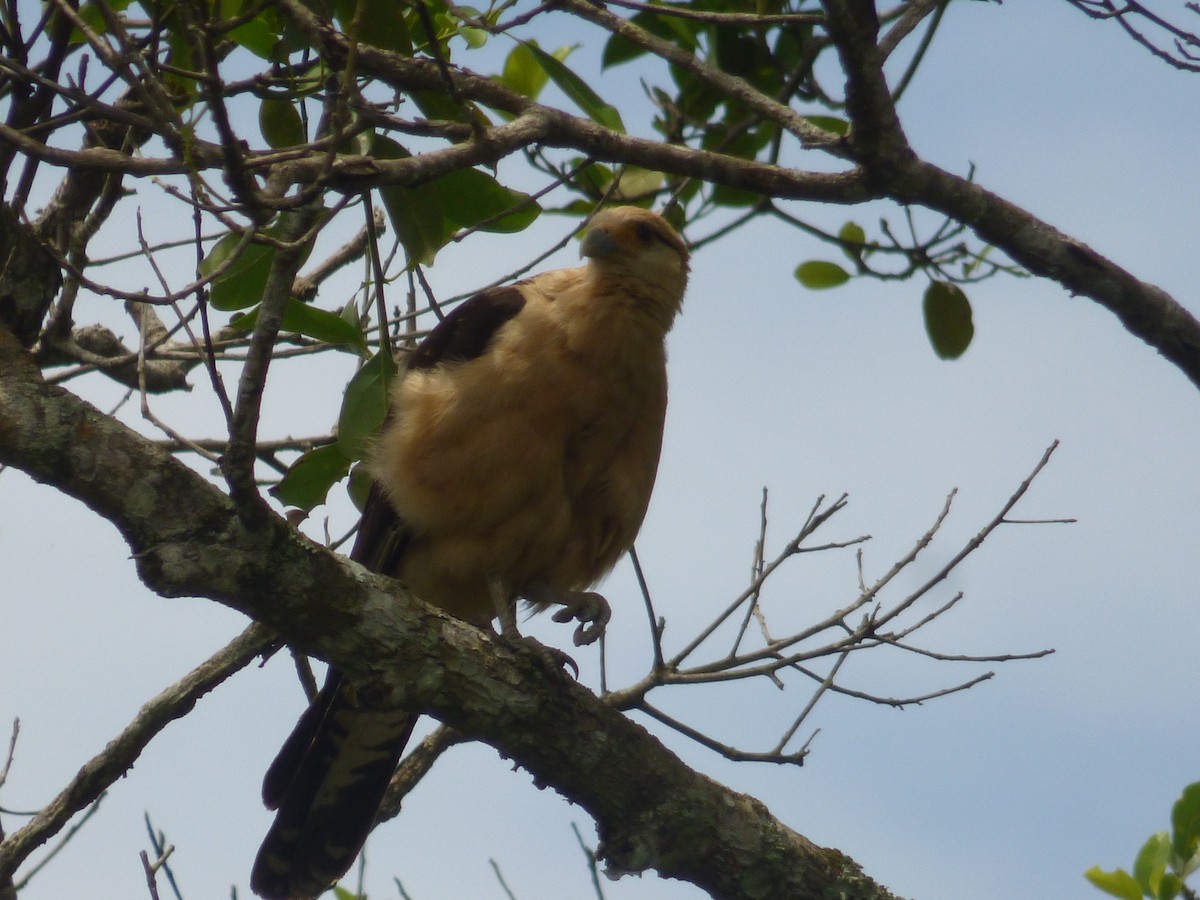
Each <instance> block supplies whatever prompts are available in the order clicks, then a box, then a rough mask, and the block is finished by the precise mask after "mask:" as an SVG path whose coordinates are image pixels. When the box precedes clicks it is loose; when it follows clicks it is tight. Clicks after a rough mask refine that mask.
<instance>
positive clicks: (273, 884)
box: [250, 670, 416, 900]
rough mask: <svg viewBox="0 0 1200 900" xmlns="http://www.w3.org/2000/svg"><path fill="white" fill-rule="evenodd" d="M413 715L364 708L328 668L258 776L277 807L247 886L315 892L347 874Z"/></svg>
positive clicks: (283, 895)
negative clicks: (276, 753)
mask: <svg viewBox="0 0 1200 900" xmlns="http://www.w3.org/2000/svg"><path fill="white" fill-rule="evenodd" d="M415 722H416V716H415V715H413V714H412V713H409V712H406V711H404V710H366V709H360V708H359V707H358V705H357V703H356V702H355V697H354V690H353V687H352V686H351V685H350V684H349V683H347V682H346V681H345V680H344V679H343V678H342V676H341V674H340V673H338V672H336V671H334V670H330V672H329V675H328V677H327V678H326V681H325V686H324V687H322V688H321V691H320V693H318V694H317V696H316V697H315V698H314V699H313V702H312V703H311V704H310V705H309V708H308V709H307V710H306V711H305V712H304V715H303V716H301V718H300V721H299V722H298V723H296V727H295V729H294V730H293V731H292V733H291V735H290V736H289V737H288V739H287V741H286V742H285V743H284V745H283V747H282V748H281V749H280V751H279V755H278V756H276V757H275V761H274V762H273V763H271V767H270V768H269V769H268V770H267V774H266V777H265V778H264V779H263V802H264V803H265V804H266V805H267V807H268V808H269V809H278V812H277V813H276V815H275V822H274V824H273V825H272V826H271V830H270V831H268V832H267V836H266V838H265V839H264V840H263V844H262V847H261V848H260V849H259V851H258V857H257V859H255V861H254V870H253V872H252V873H251V875H250V887H251V889H253V891H254V892H255V893H256V894H258V895H259V896H261V897H265V898H268V900H294V898H307V897H315V896H317V895H318V894H320V893H321V892H322V891H324V890H325V889H326V888H327V887H329V885H330V884H332V883H333V882H334V881H336V880H337V879H338V878H340V877H341V876H342V875H343V874H345V872H346V870H347V869H349V868H350V866H351V864H352V863H353V862H354V858H355V857H356V856H358V851H359V850H361V849H362V845H363V844H364V843H365V842H366V840H367V835H368V833H369V832H370V830H371V826H372V825H373V824H374V822H375V816H376V814H377V813H378V812H379V804H380V803H381V802H382V800H383V794H384V791H385V790H386V789H387V785H388V782H389V781H390V780H391V777H392V773H393V772H395V770H396V764H397V763H398V762H399V759H400V754H401V753H402V752H403V751H404V745H405V744H406V743H407V742H408V738H409V736H410V735H411V734H412V729H413V725H414V723H415Z"/></svg>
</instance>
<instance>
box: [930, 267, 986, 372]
mask: <svg viewBox="0 0 1200 900" xmlns="http://www.w3.org/2000/svg"><path fill="white" fill-rule="evenodd" d="M923 307H924V313H925V333H926V334H928V335H929V342H930V343H931V344H933V352H934V353H936V354H937V355H938V356H940V357H941V358H942V359H958V358H959V357H960V356H962V355H963V354H964V353H966V352H967V348H968V347H969V346H971V338H973V337H974V336H975V323H974V322H973V321H972V320H971V302H970V301H969V300H968V299H967V295H966V294H964V293H963V291H962V288H960V287H959V286H958V285H956V284H950V283H949V282H946V281H935V282H933V283H932V284H930V285H929V287H928V288H926V289H925V300H924V303H923Z"/></svg>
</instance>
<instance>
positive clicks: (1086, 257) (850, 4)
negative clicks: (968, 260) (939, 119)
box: [824, 0, 1200, 387]
mask: <svg viewBox="0 0 1200 900" xmlns="http://www.w3.org/2000/svg"><path fill="white" fill-rule="evenodd" d="M824 6H825V9H826V12H827V15H828V20H829V32H830V35H831V37H832V38H833V40H834V43H835V44H836V45H837V48H838V52H839V54H840V55H841V58H842V65H843V68H844V69H845V72H846V95H847V104H846V106H847V111H848V112H849V113H850V117H851V122H852V144H853V147H854V151H855V159H856V160H857V161H858V162H859V163H860V164H861V165H862V167H863V169H864V170H865V173H866V181H867V183H868V184H869V185H870V187H871V189H872V190H875V191H878V192H879V193H881V194H883V195H884V196H887V197H890V198H891V199H893V200H896V201H897V202H899V203H905V204H915V205H920V206H925V207H927V208H929V209H934V210H937V211H938V212H942V213H945V214H946V215H947V216H950V217H951V218H953V219H955V220H956V221H959V222H962V223H963V224H965V225H968V226H969V227H970V228H972V229H973V230H974V231H975V233H976V234H977V235H979V237H981V238H982V239H983V240H985V241H988V242H989V243H991V244H994V245H995V246H997V247H999V248H1000V249H1001V250H1003V251H1004V252H1005V253H1006V254H1008V256H1009V257H1011V258H1012V259H1013V260H1014V261H1016V262H1017V263H1019V264H1021V265H1022V266H1024V267H1025V268H1026V269H1028V270H1029V271H1030V272H1032V273H1033V274H1035V275H1041V276H1044V277H1046V278H1050V279H1052V280H1054V281H1057V282H1058V283H1059V284H1061V285H1063V286H1064V287H1065V288H1066V289H1067V290H1069V291H1071V292H1072V293H1075V294H1082V295H1084V296H1087V297H1090V298H1091V299H1093V300H1095V301H1096V302H1097V303H1099V304H1100V305H1101V306H1103V307H1105V308H1106V309H1108V310H1110V311H1111V312H1113V313H1115V314H1116V315H1117V317H1118V318H1119V319H1120V320H1121V322H1122V324H1123V325H1124V326H1125V327H1126V329H1128V330H1129V331H1130V332H1131V333H1132V334H1135V335H1137V336H1138V337H1140V338H1141V339H1142V340H1143V341H1145V342H1146V343H1148V344H1149V345H1150V346H1152V347H1154V348H1155V349H1156V350H1158V351H1159V352H1160V353H1161V354H1162V355H1163V356H1165V357H1166V358H1167V359H1169V360H1170V361H1171V362H1173V363H1174V364H1175V365H1176V366H1178V367H1179V368H1180V369H1181V370H1182V371H1183V373H1184V374H1185V375H1187V377H1188V378H1189V379H1190V380H1191V381H1192V383H1193V384H1195V385H1196V386H1197V387H1200V322H1198V321H1197V320H1196V319H1195V317H1193V316H1192V315H1191V313H1189V312H1188V311H1187V310H1186V309H1184V308H1183V307H1182V306H1181V305H1180V304H1179V303H1178V302H1176V301H1175V300H1174V299H1173V298H1172V297H1171V296H1170V295H1169V294H1167V293H1166V292H1165V291H1163V290H1162V289H1160V288H1157V287H1155V286H1154V285H1151V284H1147V283H1145V282H1143V281H1140V280H1139V279H1137V278H1135V277H1134V276H1133V275H1131V274H1130V273H1129V272H1127V271H1125V270H1124V269H1122V268H1121V267H1120V266H1118V265H1116V264H1115V263H1113V262H1111V261H1110V260H1108V259H1106V258H1105V257H1103V256H1101V255H1100V254H1099V253H1097V252H1095V251H1094V250H1092V249H1091V248H1090V247H1087V246H1086V245H1084V244H1083V243H1081V242H1080V241H1077V240H1075V239H1073V238H1071V237H1068V236H1067V235H1065V234H1063V233H1062V232H1060V231H1058V230H1057V229H1055V228H1054V227H1053V226H1051V225H1049V224H1047V223H1046V222H1043V221H1041V220H1040V219H1038V218H1037V217H1036V216H1034V215H1031V214H1030V213H1028V212H1026V211H1025V210H1024V209H1021V208H1020V207H1018V206H1016V205H1015V204H1013V203H1010V202H1009V201H1007V200H1004V199H1002V198H1000V197H998V196H996V195H995V194H993V193H991V192H989V191H987V190H985V189H984V188H982V187H980V186H979V185H977V184H974V183H973V182H970V181H968V180H966V179H964V178H961V177H959V176H956V175H952V174H950V173H949V172H946V171H944V170H942V169H939V168H938V167H937V166H934V165H932V164H930V163H927V162H925V161H923V160H920V159H918V158H917V157H916V156H915V155H914V154H913V153H912V151H911V150H910V149H909V147H908V144H907V141H906V139H905V137H904V133H903V131H902V130H901V128H900V124H899V120H898V119H897V117H896V110H895V106H894V105H893V104H892V101H891V97H890V96H889V94H888V90H887V82H886V80H885V79H884V75H883V70H882V62H883V58H882V55H881V53H880V52H879V48H878V46H877V44H876V40H877V36H878V22H877V20H876V18H875V10H874V4H873V3H871V2H869V0H825V3H824Z"/></svg>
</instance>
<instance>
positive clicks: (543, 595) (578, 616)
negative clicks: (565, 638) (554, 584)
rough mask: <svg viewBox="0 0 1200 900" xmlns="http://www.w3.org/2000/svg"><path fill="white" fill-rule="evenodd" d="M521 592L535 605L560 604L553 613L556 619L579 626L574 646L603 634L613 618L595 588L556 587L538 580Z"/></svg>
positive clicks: (606, 603)
mask: <svg viewBox="0 0 1200 900" xmlns="http://www.w3.org/2000/svg"><path fill="white" fill-rule="evenodd" d="M521 596H522V597H524V598H525V599H526V600H528V601H529V602H530V603H534V604H537V605H538V606H550V605H551V604H555V605H558V606H561V607H562V609H560V610H559V611H558V612H556V613H555V614H554V616H553V619H554V621H555V622H559V623H563V622H571V621H576V622H578V623H579V627H578V628H576V629H575V637H574V641H575V646H576V647H583V646H585V645H587V644H591V643H594V642H595V641H596V640H598V639H599V637H600V635H602V634H604V628H605V626H606V625H608V620H609V619H611V618H612V608H611V607H609V605H608V601H607V600H605V599H604V597H603V595H601V594H597V593H596V592H595V591H556V590H554V589H553V588H551V587H549V586H547V585H544V584H540V585H534V586H533V587H529V588H525V589H524V590H522V591H521Z"/></svg>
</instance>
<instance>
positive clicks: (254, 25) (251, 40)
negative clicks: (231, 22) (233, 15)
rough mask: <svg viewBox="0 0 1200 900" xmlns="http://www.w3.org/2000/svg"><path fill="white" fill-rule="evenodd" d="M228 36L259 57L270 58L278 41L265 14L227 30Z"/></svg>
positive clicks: (277, 36)
mask: <svg viewBox="0 0 1200 900" xmlns="http://www.w3.org/2000/svg"><path fill="white" fill-rule="evenodd" d="M229 37H230V38H232V39H233V41H234V43H236V44H237V45H238V46H240V47H245V48H246V49H247V50H249V51H250V52H251V53H253V54H254V55H255V56H257V57H258V58H259V59H270V58H271V57H272V55H273V54H274V53H275V47H276V45H277V44H278V43H279V35H278V34H276V33H275V31H274V29H272V28H271V26H270V24H269V23H268V22H267V18H266V15H265V14H264V15H259V16H256V17H255V18H253V19H251V20H250V21H249V22H246V23H244V24H242V25H239V26H238V27H237V28H234V29H233V30H232V31H230V32H229Z"/></svg>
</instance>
